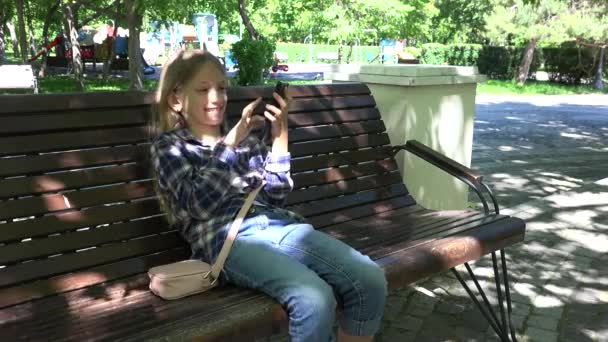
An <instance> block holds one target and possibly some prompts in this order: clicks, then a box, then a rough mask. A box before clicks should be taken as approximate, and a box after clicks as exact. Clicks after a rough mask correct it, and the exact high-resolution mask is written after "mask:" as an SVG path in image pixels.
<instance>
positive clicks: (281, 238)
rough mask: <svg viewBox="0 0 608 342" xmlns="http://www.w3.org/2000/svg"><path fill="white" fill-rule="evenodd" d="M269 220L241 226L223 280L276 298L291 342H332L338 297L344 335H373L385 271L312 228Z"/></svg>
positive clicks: (255, 219) (262, 218)
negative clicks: (285, 319) (286, 322)
mask: <svg viewBox="0 0 608 342" xmlns="http://www.w3.org/2000/svg"><path fill="white" fill-rule="evenodd" d="M269 216H272V215H269ZM269 216H267V215H264V214H262V215H258V216H254V217H251V218H247V219H246V220H245V221H244V222H243V225H242V227H241V229H240V231H239V234H238V236H237V238H236V240H235V242H234V244H233V247H232V249H231V251H230V254H229V256H228V258H227V260H226V263H225V265H224V274H223V276H224V277H225V279H224V280H225V281H227V282H229V283H232V284H235V285H237V286H243V287H247V288H251V289H256V290H259V291H262V292H264V293H266V294H268V295H269V296H271V297H273V298H275V299H276V300H277V301H278V302H279V303H280V304H281V305H282V306H283V307H284V308H285V310H286V311H287V314H288V316H289V335H290V336H291V341H294V342H300V341H311V342H317V341H330V338H331V336H332V334H333V325H334V322H335V318H336V317H335V315H336V307H337V300H336V296H337V297H338V300H339V301H340V302H341V303H342V310H341V315H340V317H339V323H340V327H341V328H342V330H344V332H345V333H347V334H349V335H357V336H368V335H373V334H375V333H376V332H377V331H378V330H379V328H380V323H381V320H382V315H383V312H384V304H385V300H386V293H387V284H386V279H385V276H384V272H383V270H382V269H381V268H380V267H379V266H378V265H377V264H376V263H375V262H373V261H372V260H371V259H370V258H369V257H368V256H365V255H363V254H361V253H359V252H358V251H356V250H355V249H353V248H352V247H350V246H348V245H347V244H345V243H343V242H341V241H339V240H337V239H335V238H333V237H331V236H330V235H328V234H325V233H323V232H320V231H316V230H315V229H314V228H313V227H312V226H311V225H309V224H303V223H294V222H293V221H289V220H288V219H283V218H272V217H269Z"/></svg>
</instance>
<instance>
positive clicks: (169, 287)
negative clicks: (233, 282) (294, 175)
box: [148, 183, 265, 299]
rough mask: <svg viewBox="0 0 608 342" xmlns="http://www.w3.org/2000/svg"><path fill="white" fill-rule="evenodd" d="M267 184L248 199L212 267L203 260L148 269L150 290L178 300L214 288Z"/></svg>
mask: <svg viewBox="0 0 608 342" xmlns="http://www.w3.org/2000/svg"><path fill="white" fill-rule="evenodd" d="M264 184H265V183H262V185H260V186H259V187H258V188H257V189H255V190H253V191H252V192H251V193H250V194H249V196H248V197H247V199H246V200H245V204H243V207H242V208H241V210H240V211H239V212H238V214H237V215H236V218H235V219H234V221H233V222H232V225H231V226H230V230H229V231H228V235H227V236H226V241H224V245H223V246H222V249H221V250H220V254H219V255H218V257H217V259H216V260H215V263H214V264H213V265H209V264H208V263H206V262H203V261H200V260H184V261H179V262H174V263H172V264H167V265H161V266H156V267H152V268H151V269H150V270H148V276H149V277H150V291H152V293H154V294H155V295H157V296H159V297H161V298H163V299H178V298H183V297H186V296H190V295H193V294H195V293H200V292H204V291H207V290H209V289H212V288H214V287H215V286H216V285H217V279H218V278H219V275H220V272H221V271H222V268H223V267H224V262H225V261H226V258H227V257H228V253H230V248H232V243H233V242H234V239H235V238H236V235H237V234H238V232H239V228H240V227H241V223H243V219H244V218H245V215H246V214H247V211H249V208H250V207H251V205H252V204H253V200H254V199H255V197H256V196H257V194H258V192H260V189H261V188H262V187H263V186H264Z"/></svg>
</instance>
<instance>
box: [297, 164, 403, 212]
mask: <svg viewBox="0 0 608 342" xmlns="http://www.w3.org/2000/svg"><path fill="white" fill-rule="evenodd" d="M396 183H401V174H400V173H399V172H398V171H393V172H390V173H388V174H381V175H374V176H371V177H365V178H357V179H353V180H340V181H338V182H336V183H332V184H327V185H320V186H315V187H312V188H308V189H302V190H298V191H294V192H292V193H291V194H290V195H289V197H287V205H294V204H298V203H301V202H307V201H314V200H318V199H322V198H327V197H333V196H338V195H340V194H350V193H354V192H358V191H363V190H369V189H373V188H378V187H381V186H387V185H391V184H396Z"/></svg>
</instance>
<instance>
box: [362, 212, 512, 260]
mask: <svg viewBox="0 0 608 342" xmlns="http://www.w3.org/2000/svg"><path fill="white" fill-rule="evenodd" d="M502 218H504V217H489V216H486V217H480V216H472V217H469V218H463V219H462V221H454V222H452V223H451V224H448V225H445V226H444V225H443V224H440V223H438V224H437V225H435V226H433V227H432V228H435V229H428V230H422V231H421V232H419V233H418V234H416V235H414V236H412V238H410V239H401V240H398V239H396V238H395V239H394V240H392V241H391V242H385V243H384V244H383V245H381V246H373V247H372V246H371V245H368V246H366V247H361V250H362V251H363V250H364V251H365V253H367V254H369V255H370V257H373V258H378V257H380V256H386V255H390V254H392V253H396V252H398V251H400V250H403V249H407V248H413V247H415V246H418V245H420V244H423V243H428V242H430V241H434V240H436V239H439V238H441V237H445V236H450V235H454V234H457V233H462V232H465V231H467V230H469V229H477V228H478V227H479V226H483V225H484V224H486V223H491V222H495V221H498V220H501V219H502ZM372 249H373V250H372Z"/></svg>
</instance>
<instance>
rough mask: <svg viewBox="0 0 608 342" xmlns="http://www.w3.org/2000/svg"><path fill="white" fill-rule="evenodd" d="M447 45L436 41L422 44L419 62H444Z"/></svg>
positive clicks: (438, 63)
mask: <svg viewBox="0 0 608 342" xmlns="http://www.w3.org/2000/svg"><path fill="white" fill-rule="evenodd" d="M446 51H447V46H446V45H443V44H437V43H429V44H423V45H422V52H421V54H420V59H421V62H422V63H424V64H435V65H440V64H444V63H445V53H446Z"/></svg>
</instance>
